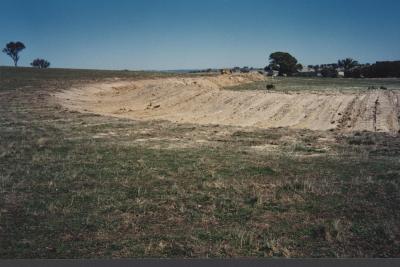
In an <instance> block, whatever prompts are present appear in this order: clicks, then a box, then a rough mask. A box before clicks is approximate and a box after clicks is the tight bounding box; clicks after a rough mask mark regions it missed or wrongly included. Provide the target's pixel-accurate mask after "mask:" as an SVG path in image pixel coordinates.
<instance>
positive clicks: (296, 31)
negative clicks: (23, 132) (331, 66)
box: [0, 0, 400, 70]
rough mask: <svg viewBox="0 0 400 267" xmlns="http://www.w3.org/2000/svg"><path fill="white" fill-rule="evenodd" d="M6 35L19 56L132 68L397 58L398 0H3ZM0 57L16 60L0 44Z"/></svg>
mask: <svg viewBox="0 0 400 267" xmlns="http://www.w3.org/2000/svg"><path fill="white" fill-rule="evenodd" d="M0 7H1V9H0V25H2V29H1V31H0V45H1V47H4V46H5V44H6V43H7V42H9V41H22V42H23V43H24V44H25V45H26V49H25V50H24V51H23V52H21V54H20V61H19V65H21V66H29V63H30V62H31V61H32V60H33V59H35V58H45V59H47V60H48V61H50V62H51V64H52V65H51V66H52V67H59V68H90V69H130V70H175V69H203V68H222V67H234V66H252V67H264V66H266V65H267V62H268V56H269V54H271V53H272V52H275V51H285V52H289V53H291V54H292V55H293V56H295V57H296V58H297V59H298V61H299V62H300V63H302V64H303V65H308V64H322V63H333V62H337V60H338V59H341V58H345V57H352V58H354V59H356V60H358V61H360V62H361V63H367V62H371V63H374V62H375V61H381V60H400V30H399V26H400V15H399V14H400V1H398V0H301V1H300V0H279V1H277V0H274V1H269V0H247V1H243V0H80V1H71V0H12V1H10V0H0ZM0 65H12V60H11V58H9V57H8V56H7V55H6V54H4V53H0Z"/></svg>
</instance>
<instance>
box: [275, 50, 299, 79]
mask: <svg viewBox="0 0 400 267" xmlns="http://www.w3.org/2000/svg"><path fill="white" fill-rule="evenodd" d="M268 68H269V69H272V70H277V71H279V75H284V74H286V75H292V74H293V73H296V72H298V70H300V69H301V68H302V66H301V64H298V63H297V59H296V58H295V57H294V56H292V55H291V54H289V53H286V52H274V53H272V54H271V55H270V56H269V65H268Z"/></svg>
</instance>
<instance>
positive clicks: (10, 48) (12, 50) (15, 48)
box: [3, 42, 25, 67]
mask: <svg viewBox="0 0 400 267" xmlns="http://www.w3.org/2000/svg"><path fill="white" fill-rule="evenodd" d="M24 49H25V45H24V44H23V43H21V42H15V43H14V42H9V43H8V44H7V45H6V47H5V48H4V49H3V53H6V54H7V55H9V56H10V57H11V58H12V60H13V61H14V65H15V67H17V66H18V60H19V55H18V54H19V52H21V51H22V50H24Z"/></svg>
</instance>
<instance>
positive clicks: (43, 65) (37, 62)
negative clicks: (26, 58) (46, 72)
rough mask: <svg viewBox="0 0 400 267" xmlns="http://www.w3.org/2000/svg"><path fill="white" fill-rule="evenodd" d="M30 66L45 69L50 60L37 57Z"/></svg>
mask: <svg viewBox="0 0 400 267" xmlns="http://www.w3.org/2000/svg"><path fill="white" fill-rule="evenodd" d="M31 66H32V67H34V68H39V69H46V68H48V67H49V66H50V62H48V61H47V60H44V59H41V58H37V59H35V60H34V61H32V63H31Z"/></svg>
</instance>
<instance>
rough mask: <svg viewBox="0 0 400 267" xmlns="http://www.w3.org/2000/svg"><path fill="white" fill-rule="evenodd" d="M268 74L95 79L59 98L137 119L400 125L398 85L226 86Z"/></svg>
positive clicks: (83, 108) (324, 126)
mask: <svg viewBox="0 0 400 267" xmlns="http://www.w3.org/2000/svg"><path fill="white" fill-rule="evenodd" d="M264 79H266V78H265V77H264V76H262V75H259V74H236V75H219V76H211V77H207V76H203V77H187V78H186V77H172V78H161V79H149V80H137V81H113V82H106V83H104V82H102V83H94V84H93V83H92V84H89V85H82V86H80V87H74V88H70V89H67V90H64V91H62V92H60V93H58V94H56V100H57V101H58V102H59V103H60V104H62V105H63V106H65V107H67V108H69V109H71V110H76V111H79V112H90V113H95V114H101V115H109V116H115V117H122V118H130V119H135V120H168V121H172V122H179V123H196V124H219V125H230V126H245V127H249V126H252V127H259V128H275V127H289V128H293V129H311V130H323V131H325V130H337V131H339V132H353V131H364V130H366V131H372V132H388V133H397V132H398V131H399V129H400V126H399V114H400V92H398V91H397V90H379V89H376V90H368V91H359V92H356V91H353V92H346V93H343V92H339V91H335V90H332V91H329V90H326V91H324V92H308V91H301V92H286V93H284V92H269V91H267V90H252V91H231V90H224V88H225V87H227V86H234V85H238V84H245V83H251V82H255V81H261V80H264Z"/></svg>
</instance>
